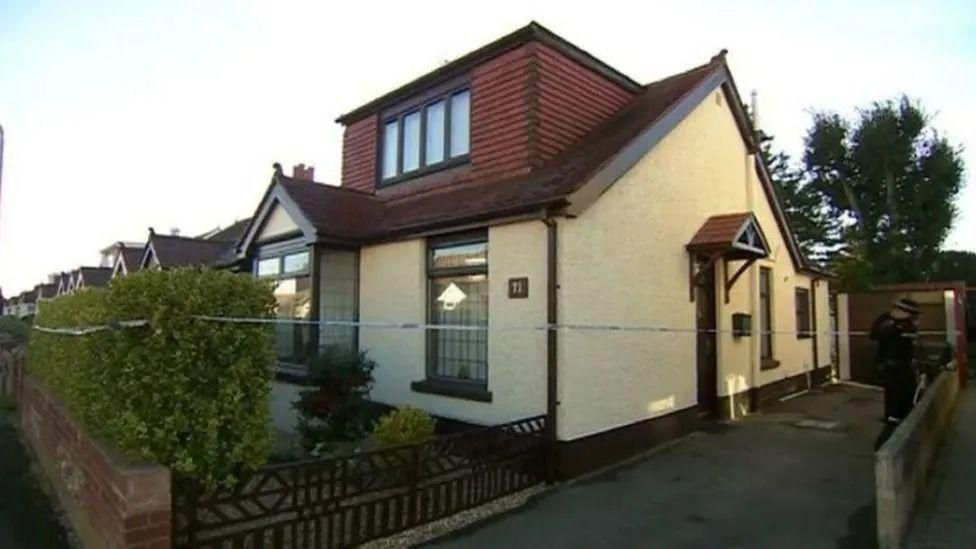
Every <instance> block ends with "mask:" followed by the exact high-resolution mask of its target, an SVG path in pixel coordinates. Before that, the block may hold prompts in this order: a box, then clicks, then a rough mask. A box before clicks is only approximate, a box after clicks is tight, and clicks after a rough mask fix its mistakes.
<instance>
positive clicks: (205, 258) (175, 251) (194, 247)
mask: <svg viewBox="0 0 976 549" xmlns="http://www.w3.org/2000/svg"><path fill="white" fill-rule="evenodd" d="M233 247H234V242H227V241H220V240H206V239H201V238H189V237H185V236H173V235H161V234H150V236H149V242H147V243H146V250H145V251H144V252H143V257H142V261H140V264H141V263H143V262H145V259H146V257H147V254H148V253H150V252H151V253H152V256H153V257H155V258H156V261H157V262H158V263H159V266H160V267H162V268H164V269H168V268H171V267H187V266H208V265H213V264H215V263H216V262H217V260H219V259H220V257H221V256H222V255H223V254H224V253H225V252H226V251H227V250H228V249H231V248H233Z"/></svg>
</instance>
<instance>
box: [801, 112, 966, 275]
mask: <svg viewBox="0 0 976 549" xmlns="http://www.w3.org/2000/svg"><path fill="white" fill-rule="evenodd" d="M930 121H931V120H930V118H929V117H928V116H927V115H926V114H925V112H924V111H923V110H922V108H921V106H920V105H918V104H917V103H915V102H913V101H911V100H909V99H908V98H907V97H902V98H900V99H899V100H897V101H894V100H889V101H882V102H877V103H874V104H873V105H872V106H871V107H869V108H867V109H863V110H860V111H859V112H858V119H857V120H856V121H854V122H851V121H848V120H845V119H844V118H842V117H841V116H840V115H838V114H836V113H830V112H821V113H817V114H815V115H814V119H813V126H812V127H811V128H810V130H809V132H808V133H807V136H806V141H805V150H804V154H803V171H804V180H805V185H806V186H809V189H808V190H809V192H810V193H812V194H814V195H816V196H818V197H819V198H820V200H821V203H822V205H823V206H824V208H825V213H826V215H825V216H824V217H823V218H822V222H823V226H822V229H823V234H824V235H825V236H824V241H823V242H822V243H821V244H822V245H823V246H824V247H827V248H829V247H830V246H831V245H832V244H834V243H837V244H838V245H837V246H836V247H835V248H834V249H832V250H830V251H828V253H827V259H828V260H829V261H830V263H831V266H832V267H833V268H834V269H835V270H836V271H838V274H840V275H841V277H842V279H843V281H844V282H846V283H847V285H848V286H851V287H863V286H867V285H870V284H883V283H890V282H908V281H919V280H929V279H930V278H931V276H932V274H933V266H934V265H935V263H936V260H937V259H938V257H939V248H940V246H941V245H942V242H943V241H944V240H945V237H946V235H947V234H948V233H949V230H950V229H951V228H952V222H953V220H954V218H955V216H956V213H957V210H956V206H955V199H956V196H957V195H958V194H959V191H960V189H961V186H962V173H963V163H962V159H961V154H960V151H959V150H958V149H957V148H955V147H953V146H952V145H950V144H949V142H948V141H947V140H946V139H944V138H942V137H941V136H939V134H938V132H937V131H935V130H934V129H933V128H931V127H930V125H929V123H930Z"/></svg>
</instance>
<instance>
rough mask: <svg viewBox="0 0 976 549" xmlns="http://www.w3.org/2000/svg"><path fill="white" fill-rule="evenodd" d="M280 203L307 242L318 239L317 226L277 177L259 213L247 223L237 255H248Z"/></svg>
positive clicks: (259, 208) (242, 256) (310, 242)
mask: <svg viewBox="0 0 976 549" xmlns="http://www.w3.org/2000/svg"><path fill="white" fill-rule="evenodd" d="M276 204H278V205H280V206H281V207H282V208H284V210H285V213H287V214H288V215H289V216H290V217H291V219H292V221H294V222H295V224H296V225H298V228H299V229H301V231H302V237H303V238H304V239H305V243H306V244H312V243H313V242H315V240H316V232H315V227H314V226H313V225H312V223H311V222H310V221H309V220H308V218H307V217H305V214H304V213H303V212H302V209H301V208H299V207H298V204H296V203H295V201H294V200H292V198H291V196H289V195H288V191H286V190H285V189H284V187H282V185H281V184H280V183H279V182H278V180H277V179H275V180H274V183H272V187H271V189H270V190H269V192H268V193H267V194H266V195H265V197H264V200H263V201H262V203H261V205H260V206H259V207H258V211H257V213H255V214H254V216H253V217H252V218H251V222H250V223H248V225H247V231H246V232H245V233H244V237H243V238H242V239H241V244H240V246H238V251H237V255H238V257H240V258H244V257H247V255H248V252H249V251H250V250H251V247H252V246H253V244H254V243H255V242H254V239H255V238H257V235H258V233H260V232H261V229H263V228H264V224H265V222H266V221H267V217H268V215H270V214H271V211H272V210H273V209H274V206H275V205H276Z"/></svg>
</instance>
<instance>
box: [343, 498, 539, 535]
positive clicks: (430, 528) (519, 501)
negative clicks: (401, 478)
mask: <svg viewBox="0 0 976 549" xmlns="http://www.w3.org/2000/svg"><path fill="white" fill-rule="evenodd" d="M546 489H547V487H546V485H545V484H537V485H535V486H533V487H531V488H526V489H525V490H522V491H521V492H515V493H514V494H510V495H508V496H505V497H503V498H498V499H496V500H494V501H490V502H488V503H486V504H484V505H480V506H478V507H473V508H471V509H468V510H467V511H461V512H460V513H457V514H454V515H451V516H449V517H445V518H442V519H440V520H436V521H434V522H430V523H427V524H424V525H421V526H417V527H416V528H412V529H410V530H405V531H403V532H400V533H399V534H394V535H392V536H389V537H385V538H382V539H377V540H373V541H370V542H367V543H365V544H363V545H361V546H360V547H362V548H363V549H393V548H400V547H413V546H415V545H419V544H421V543H425V542H428V541H431V540H433V539H436V538H439V537H441V536H443V535H445V534H449V533H451V532H453V531H455V530H459V529H461V528H464V527H465V526H468V525H471V524H474V523H475V522H478V521H481V520H484V519H486V518H488V517H490V516H492V515H497V514H498V513H504V512H505V511H510V510H512V509H515V508H517V507H521V506H522V505H525V503H526V502H527V501H528V500H529V498H531V497H532V496H534V495H536V494H539V493H541V492H544V491H545V490H546Z"/></svg>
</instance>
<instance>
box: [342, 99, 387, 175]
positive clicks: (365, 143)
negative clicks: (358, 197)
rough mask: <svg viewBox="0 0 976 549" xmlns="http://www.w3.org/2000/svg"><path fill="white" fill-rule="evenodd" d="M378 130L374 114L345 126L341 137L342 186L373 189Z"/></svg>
mask: <svg viewBox="0 0 976 549" xmlns="http://www.w3.org/2000/svg"><path fill="white" fill-rule="evenodd" d="M378 132H379V128H378V125H377V115H375V114H374V115H372V116H367V117H366V118H363V119H362V120H357V121H356V122H353V123H352V124H350V125H349V126H346V130H345V133H344V134H343V137H342V186H344V187H349V188H351V189H357V190H360V191H372V190H373V187H374V186H375V185H376V158H377V153H378V151H377V150H376V147H377V145H378V144H379V133H378Z"/></svg>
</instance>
